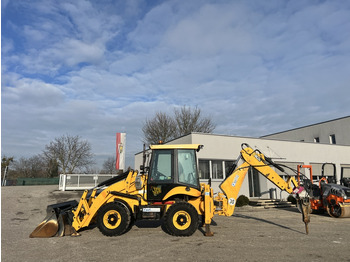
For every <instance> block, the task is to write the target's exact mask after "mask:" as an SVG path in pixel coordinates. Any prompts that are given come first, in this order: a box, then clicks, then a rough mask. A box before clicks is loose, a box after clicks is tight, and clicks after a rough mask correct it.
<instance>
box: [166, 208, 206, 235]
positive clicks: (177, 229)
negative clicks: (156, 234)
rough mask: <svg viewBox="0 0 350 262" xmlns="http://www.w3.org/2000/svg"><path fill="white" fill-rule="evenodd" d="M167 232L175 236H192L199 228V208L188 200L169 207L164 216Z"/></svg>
mask: <svg viewBox="0 0 350 262" xmlns="http://www.w3.org/2000/svg"><path fill="white" fill-rule="evenodd" d="M164 223H165V228H166V232H167V233H169V234H170V235H173V236H191V235H193V233H194V232H196V230H197V229H198V224H199V220H198V213H197V210H196V209H195V208H194V207H193V206H192V205H191V204H189V203H187V202H179V203H175V204H173V205H172V206H171V207H169V209H168V211H167V213H166V215H165V218H164Z"/></svg>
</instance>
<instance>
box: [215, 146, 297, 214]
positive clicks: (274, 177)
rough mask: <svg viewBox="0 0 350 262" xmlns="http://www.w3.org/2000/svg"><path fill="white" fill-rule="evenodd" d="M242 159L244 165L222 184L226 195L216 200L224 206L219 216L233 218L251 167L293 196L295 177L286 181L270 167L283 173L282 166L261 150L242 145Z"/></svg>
mask: <svg viewBox="0 0 350 262" xmlns="http://www.w3.org/2000/svg"><path fill="white" fill-rule="evenodd" d="M240 159H242V160H243V163H242V164H241V165H240V166H239V167H236V168H235V169H234V170H233V172H232V173H231V175H229V176H228V177H227V178H226V179H225V180H224V181H223V182H222V183H221V184H220V189H221V190H222V192H223V193H224V195H223V194H222V193H219V194H218V196H217V197H216V199H215V200H216V201H217V203H220V202H221V203H220V205H222V208H221V209H220V210H217V211H216V213H217V214H219V215H225V216H232V214H233V212H234V208H235V206H236V200H237V196H238V193H239V190H240V189H241V186H242V183H243V181H244V178H245V176H246V174H247V172H248V169H249V167H253V168H255V169H256V170H258V171H259V172H260V173H261V174H262V175H263V176H265V177H266V178H267V179H268V180H270V181H271V182H272V183H273V184H275V185H276V186H277V187H278V188H279V189H281V190H284V191H286V192H288V193H290V194H292V193H293V190H294V189H295V188H296V187H297V186H298V183H297V181H296V180H295V178H294V177H290V176H289V177H288V179H287V180H284V179H283V178H282V177H281V176H279V175H278V174H277V173H276V172H275V171H274V170H273V169H272V168H271V167H270V165H272V166H274V167H276V168H278V169H280V170H281V171H283V169H282V168H281V167H280V166H278V165H277V164H275V163H273V162H272V160H271V159H269V158H267V157H265V156H264V154H262V153H261V152H260V151H259V150H253V149H252V148H251V147H250V146H248V145H247V144H242V150H241V152H240Z"/></svg>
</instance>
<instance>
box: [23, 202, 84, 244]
mask: <svg viewBox="0 0 350 262" xmlns="http://www.w3.org/2000/svg"><path fill="white" fill-rule="evenodd" d="M77 205H78V202H77V201H75V200H72V201H68V202H63V203H59V204H54V205H49V206H47V208H46V217H45V218H44V220H43V221H42V222H41V223H40V224H39V225H38V226H37V227H36V228H35V229H34V231H33V232H32V233H31V234H30V235H29V237H31V238H33V237H42V238H44V237H53V236H65V235H78V233H77V232H76V231H75V229H74V228H73V227H72V212H71V210H72V209H73V208H74V207H76V206H77Z"/></svg>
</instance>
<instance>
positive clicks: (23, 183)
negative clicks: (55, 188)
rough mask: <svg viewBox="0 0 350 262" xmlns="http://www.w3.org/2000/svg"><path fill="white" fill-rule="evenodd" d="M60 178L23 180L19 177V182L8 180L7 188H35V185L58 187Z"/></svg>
mask: <svg viewBox="0 0 350 262" xmlns="http://www.w3.org/2000/svg"><path fill="white" fill-rule="evenodd" d="M57 184H58V177H53V178H44V177H38V178H26V177H25V178H22V177H19V178H17V180H6V184H5V185H6V186H11V185H17V186H34V185H57Z"/></svg>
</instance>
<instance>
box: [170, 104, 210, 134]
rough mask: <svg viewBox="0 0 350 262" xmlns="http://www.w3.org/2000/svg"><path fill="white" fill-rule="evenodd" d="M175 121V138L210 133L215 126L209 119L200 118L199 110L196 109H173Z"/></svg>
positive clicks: (184, 107)
mask: <svg viewBox="0 0 350 262" xmlns="http://www.w3.org/2000/svg"><path fill="white" fill-rule="evenodd" d="M174 113H175V121H176V124H177V125H176V136H177V137H179V136H183V135H187V134H190V133H191V132H201V133H211V132H213V130H214V129H215V125H214V124H213V122H212V121H211V119H210V118H209V117H202V116H201V110H200V109H199V108H198V107H196V108H194V109H191V108H190V107H186V106H183V107H181V108H180V109H174Z"/></svg>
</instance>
